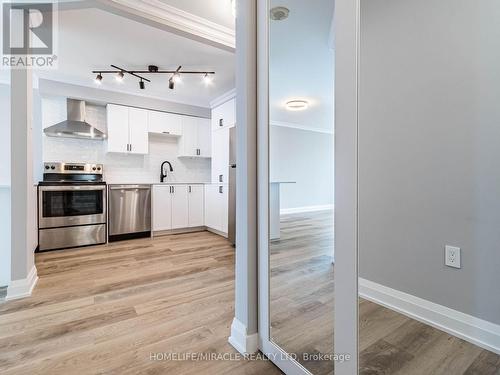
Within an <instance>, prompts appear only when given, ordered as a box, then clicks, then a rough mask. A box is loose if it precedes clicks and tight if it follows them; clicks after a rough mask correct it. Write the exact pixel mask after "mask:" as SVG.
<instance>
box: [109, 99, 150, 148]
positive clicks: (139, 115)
mask: <svg viewBox="0 0 500 375" xmlns="http://www.w3.org/2000/svg"><path fill="white" fill-rule="evenodd" d="M106 110H107V111H106V112H107V125H108V152H122V153H130V154H147V153H148V152H149V143H148V113H147V112H148V111H146V110H144V109H139V108H131V107H125V106H120V105H115V104H108V105H107V107H106Z"/></svg>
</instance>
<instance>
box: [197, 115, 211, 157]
mask: <svg viewBox="0 0 500 375" xmlns="http://www.w3.org/2000/svg"><path fill="white" fill-rule="evenodd" d="M197 139H198V149H199V150H200V156H204V157H207V158H209V157H211V156H212V152H211V149H212V141H211V139H212V131H211V128H210V120H209V119H204V118H200V119H198V137H197Z"/></svg>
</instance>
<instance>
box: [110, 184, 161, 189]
mask: <svg viewBox="0 0 500 375" xmlns="http://www.w3.org/2000/svg"><path fill="white" fill-rule="evenodd" d="M137 189H140V190H150V189H151V186H149V185H113V186H110V187H109V190H137Z"/></svg>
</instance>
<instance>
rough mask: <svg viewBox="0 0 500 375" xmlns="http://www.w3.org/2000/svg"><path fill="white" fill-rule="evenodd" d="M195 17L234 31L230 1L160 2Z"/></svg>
mask: <svg viewBox="0 0 500 375" xmlns="http://www.w3.org/2000/svg"><path fill="white" fill-rule="evenodd" d="M160 1H161V2H162V3H165V4H167V5H170V6H173V7H175V8H178V9H182V10H183V11H185V12H188V13H191V14H194V15H195V16H198V17H202V18H205V19H206V20H209V21H211V22H214V23H217V24H219V25H222V26H225V27H229V28H231V29H234V16H233V12H232V7H231V0H160Z"/></svg>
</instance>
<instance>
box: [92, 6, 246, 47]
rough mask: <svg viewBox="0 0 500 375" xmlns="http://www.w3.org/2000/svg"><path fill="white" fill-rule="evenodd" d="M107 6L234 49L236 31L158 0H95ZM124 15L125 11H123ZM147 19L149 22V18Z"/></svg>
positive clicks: (186, 34)
mask: <svg viewBox="0 0 500 375" xmlns="http://www.w3.org/2000/svg"><path fill="white" fill-rule="evenodd" d="M96 2H97V3H98V4H99V5H100V7H101V8H103V9H104V10H108V11H111V12H113V8H114V9H117V10H121V11H122V12H125V13H127V15H128V16H131V18H133V19H137V18H138V17H139V18H141V19H142V20H143V21H144V20H145V21H149V22H152V23H155V24H156V25H158V24H160V25H161V26H163V27H166V28H168V29H169V31H174V32H175V31H178V32H180V34H182V35H184V36H191V37H194V39H197V40H201V41H205V42H208V44H211V45H214V46H217V47H220V48H223V49H226V50H229V51H232V52H234V50H235V47H236V31H235V30H234V29H231V28H229V27H225V26H222V25H220V24H218V23H215V22H212V21H209V20H207V19H205V18H203V17H199V16H196V15H194V14H191V13H188V12H186V11H184V10H181V9H178V8H175V7H173V6H171V5H168V4H165V3H163V2H161V1H159V0H96ZM122 15H123V14H122ZM146 23H148V22H146Z"/></svg>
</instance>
